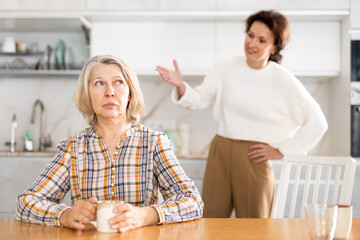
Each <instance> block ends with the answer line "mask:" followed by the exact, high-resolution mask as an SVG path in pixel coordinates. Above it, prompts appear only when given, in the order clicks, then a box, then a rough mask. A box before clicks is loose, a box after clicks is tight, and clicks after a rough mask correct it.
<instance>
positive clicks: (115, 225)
mask: <svg viewBox="0 0 360 240" xmlns="http://www.w3.org/2000/svg"><path fill="white" fill-rule="evenodd" d="M113 211H114V213H120V214H118V215H116V216H115V217H113V218H111V219H110V220H109V224H110V227H111V228H112V229H118V230H119V232H126V231H129V230H131V229H135V228H139V227H142V226H147V225H152V224H155V223H158V222H159V221H160V220H159V216H158V213H157V211H156V210H155V208H153V207H134V206H132V205H131V204H129V203H125V204H121V205H119V206H116V207H115V208H114V210H113Z"/></svg>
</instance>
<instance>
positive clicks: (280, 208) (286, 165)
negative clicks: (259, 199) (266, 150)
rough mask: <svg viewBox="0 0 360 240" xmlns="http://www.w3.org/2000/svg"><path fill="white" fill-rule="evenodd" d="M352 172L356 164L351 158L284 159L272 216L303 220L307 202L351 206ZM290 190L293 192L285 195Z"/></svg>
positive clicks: (353, 172)
mask: <svg viewBox="0 0 360 240" xmlns="http://www.w3.org/2000/svg"><path fill="white" fill-rule="evenodd" d="M292 166H294V168H292ZM313 169H315V171H312V170H313ZM323 169H324V171H323ZM333 170H334V171H333ZM355 170H356V161H355V160H354V159H353V158H351V157H324V156H306V155H303V156H297V155H289V156H286V157H285V158H284V159H283V163H282V167H281V176H280V183H279V186H278V187H277V191H276V197H275V203H274V211H273V213H274V214H273V217H274V218H296V217H300V218H304V215H305V214H304V205H305V204H306V203H323V204H325V203H326V204H335V203H337V204H347V205H349V204H351V196H352V192H353V185H354V179H355ZM340 186H341V187H340ZM289 188H292V190H291V191H290V190H289V193H288V189H289ZM340 189H341V191H340ZM339 193H340V194H339ZM319 195H321V198H320V197H319ZM298 196H299V200H300V198H301V202H300V201H298V202H300V203H299V204H297V200H298ZM290 198H291V199H290ZM289 200H290V201H289ZM285 210H286V211H285Z"/></svg>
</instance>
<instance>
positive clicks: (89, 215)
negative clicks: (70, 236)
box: [60, 198, 97, 230]
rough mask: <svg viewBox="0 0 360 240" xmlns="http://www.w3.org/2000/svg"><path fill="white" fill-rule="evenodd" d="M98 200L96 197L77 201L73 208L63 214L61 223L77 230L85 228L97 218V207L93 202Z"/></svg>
mask: <svg viewBox="0 0 360 240" xmlns="http://www.w3.org/2000/svg"><path fill="white" fill-rule="evenodd" d="M96 201H97V200H96V198H90V199H89V201H84V200H78V201H76V202H75V204H74V206H72V208H70V209H68V210H66V211H65V212H63V213H62V214H61V216H60V225H61V226H64V227H68V228H72V229H76V230H82V229H84V228H85V225H86V224H89V223H90V221H93V220H95V214H96V208H95V207H94V205H92V204H93V203H96Z"/></svg>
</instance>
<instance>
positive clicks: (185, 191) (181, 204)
mask: <svg viewBox="0 0 360 240" xmlns="http://www.w3.org/2000/svg"><path fill="white" fill-rule="evenodd" d="M154 158H155V159H154V160H155V164H156V167H155V175H156V177H157V179H158V181H159V187H160V192H161V194H162V195H163V197H164V202H161V203H159V204H156V205H152V207H154V208H155V209H156V211H157V212H158V215H159V219H160V222H159V223H174V222H183V221H189V220H194V219H198V218H201V217H202V213H203V207H204V203H203V201H202V199H201V196H200V193H199V191H198V190H197V188H196V187H195V185H194V182H193V181H192V180H191V179H190V178H189V177H188V176H186V174H185V172H184V170H183V169H182V167H181V166H180V163H179V161H178V159H177V158H176V156H175V153H174V151H173V148H172V143H171V141H170V140H169V139H168V137H167V136H166V135H165V134H161V135H159V137H158V139H157V144H156V149H155V152H154Z"/></svg>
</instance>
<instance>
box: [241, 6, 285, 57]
mask: <svg viewBox="0 0 360 240" xmlns="http://www.w3.org/2000/svg"><path fill="white" fill-rule="evenodd" d="M256 21H260V22H262V23H263V24H265V25H266V26H268V28H269V29H270V30H271V32H272V33H273V35H274V45H275V53H274V54H271V55H270V57H269V60H270V61H274V62H277V63H280V62H281V59H282V55H281V54H280V51H281V50H282V49H284V47H285V45H286V43H287V42H288V41H289V37H290V26H289V22H288V20H287V19H286V17H285V16H284V15H283V14H281V13H279V12H276V11H273V10H269V11H259V12H256V13H253V14H252V15H250V16H249V17H248V18H247V19H246V32H249V30H250V27H251V25H252V24H253V23H254V22H256Z"/></svg>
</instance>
